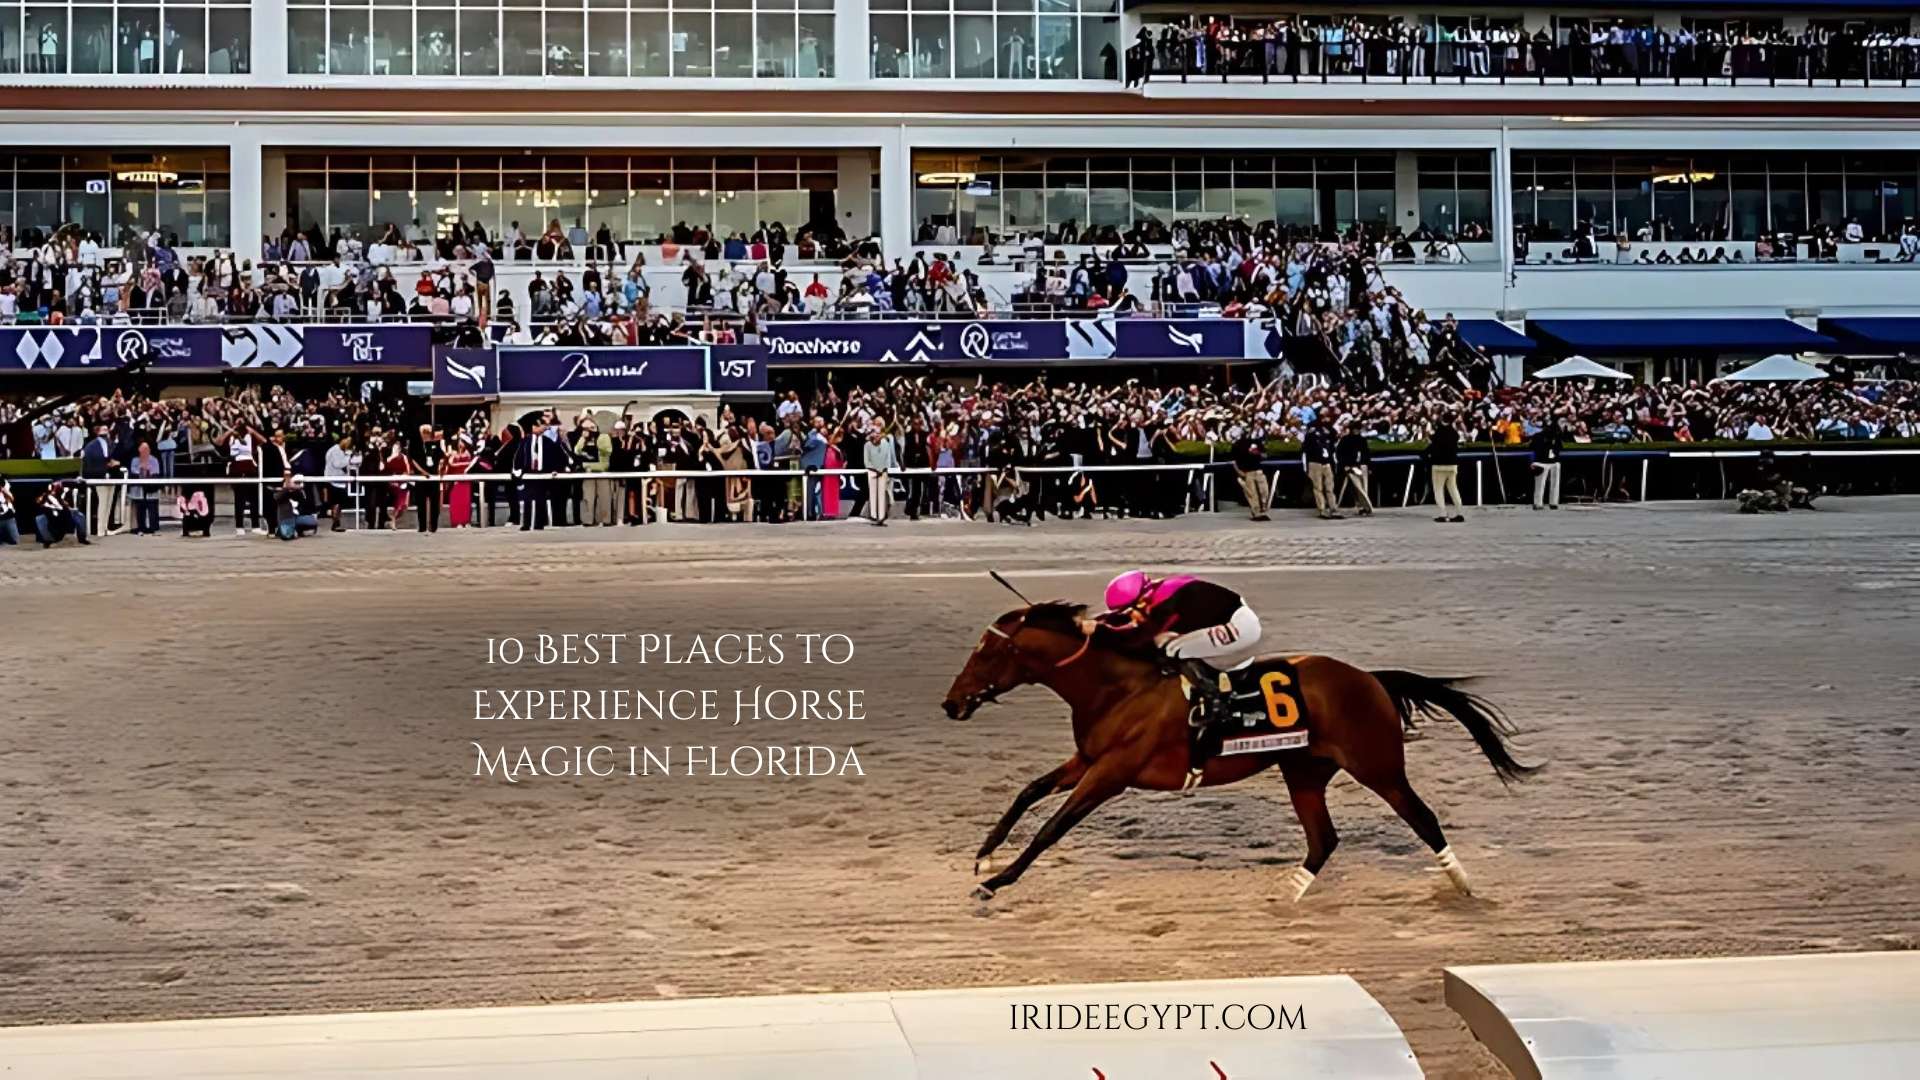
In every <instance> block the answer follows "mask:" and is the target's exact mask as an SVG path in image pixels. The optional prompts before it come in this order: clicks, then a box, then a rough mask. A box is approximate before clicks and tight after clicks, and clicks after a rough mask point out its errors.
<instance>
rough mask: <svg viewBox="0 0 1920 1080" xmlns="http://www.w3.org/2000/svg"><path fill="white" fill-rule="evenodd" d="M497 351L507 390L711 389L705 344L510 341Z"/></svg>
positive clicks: (667, 391)
mask: <svg viewBox="0 0 1920 1080" xmlns="http://www.w3.org/2000/svg"><path fill="white" fill-rule="evenodd" d="M494 355H495V356H496V357H498V359H499V364H500V374H499V386H500V392H501V393H503V394H672V393H681V394H684V393H696V394H699V393H706V392H707V391H708V390H709V389H710V383H709V382H708V371H707V350H706V348H705V347H704V346H700V347H680V346H667V347H662V348H635V349H627V348H606V347H598V348H568V347H566V346H563V345H554V346H507V347H503V348H501V349H500V350H498V351H497V352H496V353H495V354H494Z"/></svg>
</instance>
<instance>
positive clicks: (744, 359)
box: [714, 356, 753, 379]
mask: <svg viewBox="0 0 1920 1080" xmlns="http://www.w3.org/2000/svg"><path fill="white" fill-rule="evenodd" d="M714 366H715V369H716V370H717V371H719V372H720V374H721V376H722V377H723V378H728V379H746V378H751V377H752V376H753V357H751V356H740V357H735V358H734V359H732V360H716V361H714Z"/></svg>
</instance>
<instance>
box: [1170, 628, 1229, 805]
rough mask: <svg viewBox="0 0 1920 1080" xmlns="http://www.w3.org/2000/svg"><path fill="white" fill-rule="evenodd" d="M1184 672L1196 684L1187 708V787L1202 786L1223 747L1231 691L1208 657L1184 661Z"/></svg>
mask: <svg viewBox="0 0 1920 1080" xmlns="http://www.w3.org/2000/svg"><path fill="white" fill-rule="evenodd" d="M1180 673H1181V674H1182V675H1184V676H1185V677H1186V680H1187V684H1188V685H1189V686H1191V687H1192V688H1193V697H1192V698H1191V699H1190V700H1191V701H1192V705H1191V707H1190V708H1188V710H1187V762H1188V765H1187V781H1186V784H1185V785H1184V786H1183V790H1188V791H1191V790H1192V789H1194V788H1196V787H1198V786H1200V777H1201V774H1202V773H1203V772H1204V771H1205V770H1206V767H1207V761H1208V759H1210V758H1212V757H1213V755H1214V754H1215V753H1216V752H1218V750H1219V740H1218V738H1217V737H1216V732H1217V731H1218V728H1219V721H1220V718H1221V716H1222V715H1223V714H1224V713H1225V712H1226V704H1227V695H1226V694H1225V692H1223V691H1222V690H1221V689H1220V674H1219V672H1216V671H1215V670H1214V669H1213V667H1212V665H1210V664H1208V663H1207V662H1206V661H1204V660H1182V661H1180Z"/></svg>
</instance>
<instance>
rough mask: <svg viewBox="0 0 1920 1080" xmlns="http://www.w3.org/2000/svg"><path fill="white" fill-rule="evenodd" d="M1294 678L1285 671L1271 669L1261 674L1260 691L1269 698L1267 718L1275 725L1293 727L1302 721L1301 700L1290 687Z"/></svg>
mask: <svg viewBox="0 0 1920 1080" xmlns="http://www.w3.org/2000/svg"><path fill="white" fill-rule="evenodd" d="M1292 685H1293V679H1292V678H1291V677H1289V676H1288V675H1287V673H1286V672H1284V671H1269V672H1267V673H1266V674H1265V675H1262V676H1260V693H1261V694H1263V695H1265V697H1266V699H1267V719H1269V720H1271V721H1273V726H1274V727H1292V726H1293V725H1295V724H1297V723H1299V722H1300V702H1299V701H1298V700H1296V699H1295V698H1294V696H1293V691H1292V690H1290V689H1288V687H1291V686H1292Z"/></svg>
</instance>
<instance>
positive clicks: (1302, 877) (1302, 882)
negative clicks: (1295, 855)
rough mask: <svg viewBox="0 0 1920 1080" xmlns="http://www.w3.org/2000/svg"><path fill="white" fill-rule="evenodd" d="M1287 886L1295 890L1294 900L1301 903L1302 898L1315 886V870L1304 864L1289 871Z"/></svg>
mask: <svg viewBox="0 0 1920 1080" xmlns="http://www.w3.org/2000/svg"><path fill="white" fill-rule="evenodd" d="M1287 886H1288V887H1289V888H1291V889H1292V890H1293V901H1294V902H1295V903H1299V902H1300V898H1301V897H1303V896H1305V895H1307V890H1308V889H1310V888H1312V887H1313V871H1311V870H1308V869H1307V868H1306V867H1304V866H1296V867H1294V868H1293V869H1291V870H1289V871H1287Z"/></svg>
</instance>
